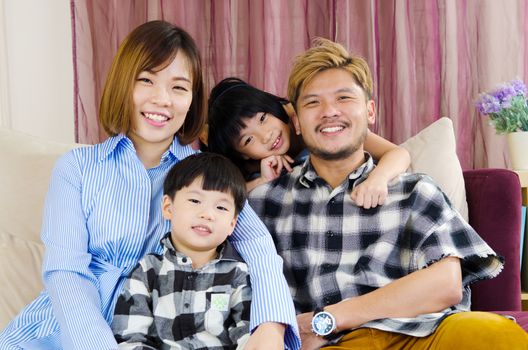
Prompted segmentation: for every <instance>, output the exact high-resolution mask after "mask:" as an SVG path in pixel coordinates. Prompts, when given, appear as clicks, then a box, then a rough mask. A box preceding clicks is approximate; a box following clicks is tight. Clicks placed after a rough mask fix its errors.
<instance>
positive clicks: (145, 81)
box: [137, 78, 152, 84]
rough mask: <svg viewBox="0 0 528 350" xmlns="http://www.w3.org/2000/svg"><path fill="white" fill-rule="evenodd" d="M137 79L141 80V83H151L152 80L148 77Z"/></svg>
mask: <svg viewBox="0 0 528 350" xmlns="http://www.w3.org/2000/svg"><path fill="white" fill-rule="evenodd" d="M137 80H138V81H141V82H143V83H146V84H151V83H152V80H150V79H149V78H138V79H137Z"/></svg>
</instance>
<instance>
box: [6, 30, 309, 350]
mask: <svg viewBox="0 0 528 350" xmlns="http://www.w3.org/2000/svg"><path fill="white" fill-rule="evenodd" d="M204 106H205V97H204V86H203V81H202V66H201V60H200V55H199V52H198V49H197V48H196V45H195V43H194V41H193V39H192V38H191V37H190V36H189V35H188V34H187V33H186V32H185V31H183V30H182V29H180V28H178V27H175V26H173V25H171V24H169V23H167V22H163V21H152V22H148V23H145V24H143V25H141V26H139V27H138V28H136V29H135V30H134V31H132V32H131V33H130V34H129V35H128V37H127V38H126V39H125V40H124V42H123V43H122V44H121V46H120V48H119V50H118V52H117V55H116V57H115V58H114V61H113V64H112V67H111V69H110V73H109V75H108V78H107V81H106V85H105V89H104V92H103V97H102V101H101V107H100V113H99V119H100V123H101V125H102V126H103V127H104V129H105V131H106V132H107V133H108V134H109V135H110V137H109V138H108V139H107V140H106V141H105V142H103V143H101V144H97V145H94V146H91V147H83V148H79V149H75V150H73V151H71V152H69V153H67V154H66V155H65V156H63V157H62V158H61V159H60V160H59V161H58V163H57V164H56V166H55V169H54V171H53V174H52V177H51V183H50V188H49V192H48V195H47V198H46V204H45V212H44V218H43V225H42V240H43V242H44V244H45V246H46V255H45V260H44V264H43V279H44V285H45V289H44V290H43V291H42V292H41V294H40V295H39V296H38V297H37V298H36V299H35V300H34V301H33V302H32V303H30V304H29V305H28V306H27V307H26V308H25V309H24V310H22V311H21V313H20V314H19V315H18V316H17V317H16V318H15V319H14V320H12V321H11V322H10V323H9V324H8V325H7V327H6V328H5V329H4V331H3V332H2V333H1V334H0V349H20V348H23V349H68V350H70V349H90V350H95V349H104V350H108V349H117V343H116V341H115V339H114V336H113V334H112V331H111V329H110V326H109V323H110V322H111V321H112V316H113V311H114V306H115V302H116V300H117V297H118V295H119V294H120V292H121V289H122V286H123V282H124V281H125V278H126V276H127V275H128V274H129V273H130V272H131V271H132V270H133V269H134V267H135V266H136V264H137V263H138V261H139V260H140V259H141V258H142V257H143V256H145V255H146V254H148V253H157V254H160V253H161V252H162V246H161V245H160V239H161V238H162V237H163V236H164V235H165V234H166V233H167V232H168V231H169V230H170V223H169V221H167V220H164V218H163V216H162V212H161V206H160V203H161V201H162V194H163V188H162V186H163V180H164V178H165V175H166V174H167V172H168V170H169V169H170V168H171V167H172V166H173V165H174V164H175V163H177V162H179V161H180V160H182V159H183V158H185V157H187V156H189V155H191V154H193V153H195V151H194V150H193V148H192V147H191V146H190V143H191V142H192V141H193V140H194V139H195V138H196V137H197V136H198V134H199V132H200V130H201V129H202V127H203V125H204V122H205V117H204V115H205V114H204ZM230 241H231V243H232V245H233V246H234V247H235V249H237V250H238V251H239V252H240V254H241V255H242V257H243V258H244V259H245V261H246V262H247V264H248V265H249V269H250V271H251V282H252V287H253V291H254V295H253V303H252V312H251V328H252V329H253V330H254V329H255V327H256V326H259V327H258V328H257V329H256V331H255V332H254V333H253V335H252V336H251V337H250V339H249V341H248V343H247V347H246V349H282V348H283V347H284V341H286V344H287V345H289V346H290V347H292V348H298V347H299V339H298V331H297V324H296V320H295V311H294V308H293V303H292V301H291V296H290V292H289V289H288V287H287V284H286V281H285V279H284V276H283V274H282V260H281V259H280V258H279V257H278V255H277V253H276V250H275V247H274V245H273V241H272V240H271V238H270V235H269V232H268V231H267V230H266V228H265V227H264V225H263V224H262V222H261V221H260V220H259V219H258V218H257V216H256V215H255V213H254V212H253V211H252V209H251V208H250V207H249V206H247V205H246V206H245V207H244V209H243V210H242V212H241V213H240V215H239V220H238V224H237V226H236V228H235V231H234V232H233V234H232V235H231V236H230Z"/></svg>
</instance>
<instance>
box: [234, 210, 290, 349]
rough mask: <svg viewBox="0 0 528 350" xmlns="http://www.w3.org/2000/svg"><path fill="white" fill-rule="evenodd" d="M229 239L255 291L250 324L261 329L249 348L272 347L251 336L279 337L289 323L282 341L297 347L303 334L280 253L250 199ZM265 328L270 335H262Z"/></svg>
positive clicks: (253, 327) (265, 338) (250, 341)
mask: <svg viewBox="0 0 528 350" xmlns="http://www.w3.org/2000/svg"><path fill="white" fill-rule="evenodd" d="M230 241H231V243H232V244H233V246H234V247H235V249H236V250H237V251H238V252H239V253H240V255H241V256H242V258H244V260H245V261H246V263H247V264H248V266H249V271H250V277H251V287H252V292H253V296H252V302H251V319H250V320H251V324H250V327H251V330H252V331H254V330H255V328H256V327H259V329H258V332H255V333H253V334H252V336H251V337H250V340H249V342H248V345H250V344H251V347H250V348H253V349H257V348H258V349H263V350H264V349H271V348H270V347H267V344H265V343H263V342H258V344H257V346H255V343H257V342H252V339H251V338H254V337H255V336H258V337H259V339H262V340H265V341H269V342H273V341H276V340H277V336H276V334H280V333H281V329H283V327H284V326H283V325H286V331H285V333H284V342H283V341H282V339H280V343H281V344H284V343H286V345H287V346H288V347H289V348H290V349H298V348H299V347H300V338H299V331H298V328H297V321H296V317H295V308H294V307H293V301H292V297H291V294H290V290H289V288H288V284H287V283H286V279H285V278H284V275H283V273H282V258H281V257H280V256H279V255H278V254H277V250H276V249H275V245H274V243H273V240H272V238H271V235H270V234H269V232H268V230H267V229H266V227H265V226H264V224H263V223H262V221H261V220H260V219H259V218H258V216H257V215H256V214H255V212H254V211H253V209H252V208H251V207H250V206H249V204H247V203H246V205H245V206H244V209H243V210H242V212H241V213H240V215H239V218H238V223H237V226H236V228H235V231H234V233H233V234H232V235H231V236H230ZM260 325H262V326H260ZM262 331H264V333H265V334H267V335H269V336H267V337H265V336H263V334H261V332H262ZM281 338H282V337H281ZM275 348H276V347H274V348H273V349H275Z"/></svg>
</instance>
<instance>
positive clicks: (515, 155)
mask: <svg viewBox="0 0 528 350" xmlns="http://www.w3.org/2000/svg"><path fill="white" fill-rule="evenodd" d="M506 137H507V140H508V150H509V153H510V161H511V165H512V168H513V170H528V131H517V132H511V133H509V134H506Z"/></svg>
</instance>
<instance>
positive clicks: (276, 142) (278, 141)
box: [271, 135, 282, 150]
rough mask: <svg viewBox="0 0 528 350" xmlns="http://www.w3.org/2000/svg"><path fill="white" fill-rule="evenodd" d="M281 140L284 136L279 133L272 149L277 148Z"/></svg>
mask: <svg viewBox="0 0 528 350" xmlns="http://www.w3.org/2000/svg"><path fill="white" fill-rule="evenodd" d="M281 140H282V137H281V135H279V136H278V137H277V139H276V140H275V142H273V145H271V150H274V149H275V148H277V146H278V145H279V144H280V142H281Z"/></svg>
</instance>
